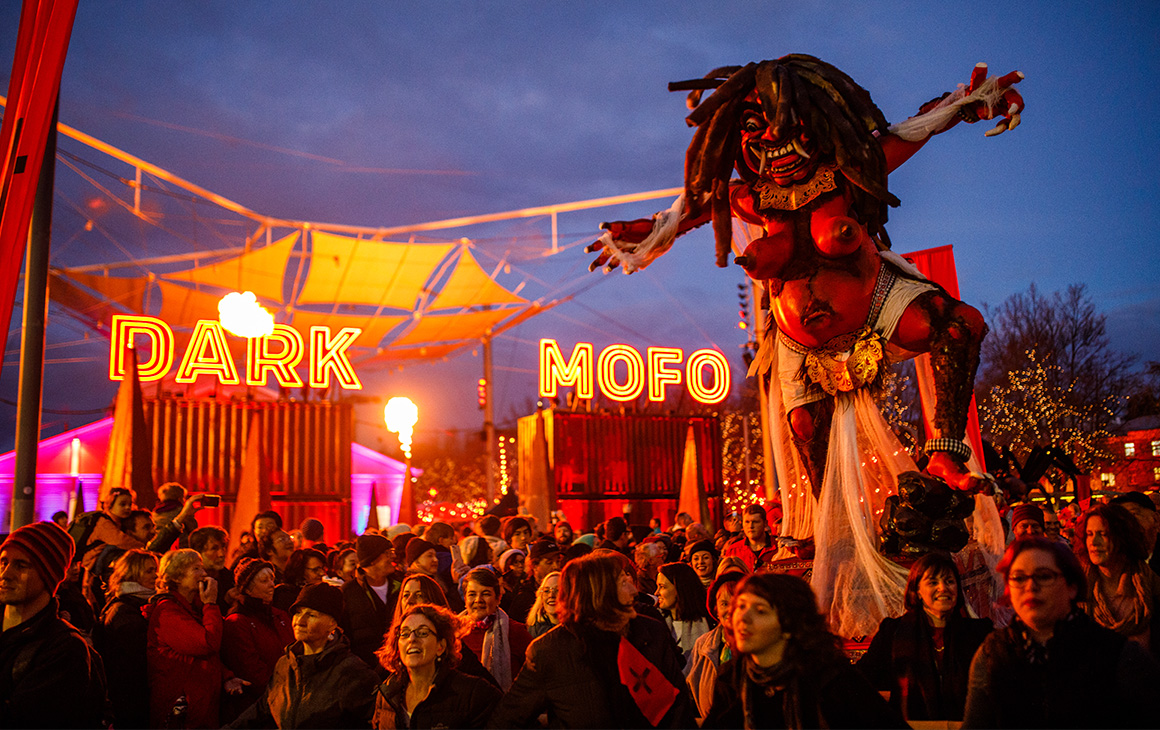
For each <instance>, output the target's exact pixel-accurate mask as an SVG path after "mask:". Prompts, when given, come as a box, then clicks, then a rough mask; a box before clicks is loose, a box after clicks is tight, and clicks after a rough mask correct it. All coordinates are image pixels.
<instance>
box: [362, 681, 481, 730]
mask: <svg viewBox="0 0 1160 730" xmlns="http://www.w3.org/2000/svg"><path fill="white" fill-rule="evenodd" d="M409 683H410V678H409V677H408V676H407V672H406V671H405V670H403V671H398V672H395V673H394V674H392V675H391V676H390V677H388V678H387V681H385V682H383V683H382V684H381V685H379V691H378V693H377V695H376V696H375V716H374V719H373V720H372V721H371V726H372V727H374V728H376V729H377V730H392V729H393V728H481V727H483V725H484V723H485V722H487V718H488V717H489V716H490V715H491V713H492V710H494V709H495V706H496V704H498V703H499V699H500V697H502V696H503V693H502V692H500V691H499V688H497V687H496V686H495V685H493V684H491V683H490V682H487V681H485V680H483V679H480V678H479V677H473V676H471V675H470V674H464V673H463V672H461V671H459V670H457V669H448V668H443V669H440V670H439V671H438V672H437V673H436V675H435V685H434V686H433V687H432V688H431V694H429V695H427V699H425V700H423V701H422V702H420V703H419V704H418V705H417V706H416V707H415V711H414V712H413V713H411V718H410V722H404V721H403V718H404V717H405V716H406V705H405V703H406V691H407V685H408V684H409Z"/></svg>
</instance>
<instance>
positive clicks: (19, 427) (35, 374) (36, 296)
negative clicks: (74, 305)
mask: <svg viewBox="0 0 1160 730" xmlns="http://www.w3.org/2000/svg"><path fill="white" fill-rule="evenodd" d="M59 110H60V101H59V99H58V100H57V104H56V107H55V108H54V109H53V112H52V123H51V124H50V125H49V130H48V137H47V139H46V140H45V143H44V160H43V161H42V162H41V165H40V181H39V182H38V183H37V186H36V200H35V202H34V203H33V208H32V221H31V223H30V224H29V227H28V253H27V255H26V256H25V264H24V321H23V327H22V330H21V335H20V389H19V395H18V396H17V405H16V464H15V468H14V479H13V482H12V524H11V529H13V530H15V529H16V528H18V527H23V526H24V525H27V524H31V523H32V522H33V520H35V518H36V515H35V505H36V452H37V445H38V442H39V441H40V399H41V385H42V382H43V380H44V326H45V317H46V314H47V312H48V246H49V242H50V240H51V238H52V191H53V173H54V172H55V171H56V117H57V112H58V111H59Z"/></svg>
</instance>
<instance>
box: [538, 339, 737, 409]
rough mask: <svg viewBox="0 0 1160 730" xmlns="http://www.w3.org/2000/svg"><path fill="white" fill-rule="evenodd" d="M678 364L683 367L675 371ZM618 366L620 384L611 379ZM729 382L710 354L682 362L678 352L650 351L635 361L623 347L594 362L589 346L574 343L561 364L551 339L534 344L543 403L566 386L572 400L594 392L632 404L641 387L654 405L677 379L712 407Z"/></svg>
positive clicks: (724, 364) (721, 363) (717, 357)
mask: <svg viewBox="0 0 1160 730" xmlns="http://www.w3.org/2000/svg"><path fill="white" fill-rule="evenodd" d="M682 362H684V363H685V367H684V368H680V367H679V366H680V364H681V363H682ZM618 363H623V366H624V380H623V382H621V381H620V380H618V379H617V373H616V366H617V364H618ZM646 363H647V365H646ZM706 369H707V370H708V371H709V372H710V373H711V376H710V377H709V378H707V377H706V372H705V371H706ZM729 378H730V375H729V361H728V360H726V359H725V356H724V355H722V354H721V353H720V352H718V351H716V350H697V351H695V352H693V353H692V354H690V355H689V359H688V360H687V361H686V360H685V353H684V351H683V350H681V349H680V348H679V347H650V348H648V350H647V351H646V354H645V355H644V356H641V354H640V353H639V352H637V351H636V350H635V349H634V348H632V347H630V346H629V345H609V346H608V347H606V348H604V349H603V350H601V351H600V356H599V357H594V348H593V347H592V344H591V343H588V342H580V343H577V344H576V346H575V347H573V348H572V354H571V356H570V357H568V358H567V359H565V358H564V354H563V353H562V352H561V351H560V346H559V345H558V344H557V343H556V341H555V340H551V339H543V340H540V396H541V397H544V398H554V397H555V396H556V390H557V388H558V387H560V386H564V387H568V386H571V387H573V388H575V390H576V397H577V398H583V399H588V398H592V397H593V396H594V395H595V393H596V388H597V387H599V389H600V392H601V393H603V394H604V395H605V397H607V398H609V399H610V400H615V401H622V402H624V401H631V400H636V399H637V398H638V397H640V395H641V393H643V392H644V390H645V387H646V386H647V387H648V399H649V400H650V401H653V402H655V403H660V402H661V401H663V400H664V399H665V389H666V388H667V386H670V385H672V386H678V385H680V384H681V381H682V380H683V381H684V382H685V387H687V388H688V390H689V395H691V396H692V397H693V398H694V399H695V400H698V401H700V402H701V403H705V404H709V405H712V404H714V403H720V402H721V401H723V400H725V398H726V397H727V396H728V395H729V386H730V382H729ZM707 381H708V382H707Z"/></svg>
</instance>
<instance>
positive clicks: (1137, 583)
mask: <svg viewBox="0 0 1160 730" xmlns="http://www.w3.org/2000/svg"><path fill="white" fill-rule="evenodd" d="M1153 580H1155V576H1154V575H1153V574H1152V569H1151V568H1149V567H1148V566H1147V565H1146V564H1140V565H1137V566H1135V567H1134V568H1133V569H1130V570H1128V571H1125V572H1124V574H1123V575H1121V576H1120V582H1119V585H1117V586H1116V592H1115V595H1108V594H1107V593H1106V592H1105V590H1104V587H1103V585H1102V583H1101V581H1100V575H1099V571H1098V570H1096V569H1092V570H1091V571H1089V573H1088V585H1090V586H1091V589H1090V591H1089V594H1088V596H1089V600H1088V603H1087V611H1088V614H1090V615H1091V617H1092V618H1094V619H1095V620H1096V623H1098V624H1099V625H1100V626H1106V627H1107V628H1109V629H1111V630H1112V631H1115V632H1116V633H1117V634H1120V635H1121V636H1127V637H1132V636H1136V635H1137V634H1142V633H1144V632H1145V631H1147V630H1148V629H1149V627H1150V625H1151V623H1152V609H1153V606H1152V605H1151V600H1150V599H1151V597H1152V589H1153V586H1152V585H1151V584H1152V581H1153ZM1116 603H1121V604H1127V605H1128V610H1127V611H1125V612H1124V615H1123V616H1122V617H1120V618H1117V613H1118V612H1117V611H1116V610H1115V608H1114V604H1116Z"/></svg>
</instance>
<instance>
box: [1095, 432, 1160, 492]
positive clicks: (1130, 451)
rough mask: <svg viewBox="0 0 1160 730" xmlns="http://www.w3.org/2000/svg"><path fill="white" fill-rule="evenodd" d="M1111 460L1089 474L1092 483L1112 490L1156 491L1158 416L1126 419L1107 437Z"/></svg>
mask: <svg viewBox="0 0 1160 730" xmlns="http://www.w3.org/2000/svg"><path fill="white" fill-rule="evenodd" d="M1106 443H1107V447H1108V450H1109V451H1110V452H1111V453H1112V454H1114V455H1115V460H1114V461H1112V462H1110V463H1108V464H1105V465H1103V466H1101V467H1099V468H1098V469H1097V470H1096V471H1095V472H1094V473H1093V474H1092V485H1093V486H1095V485H1100V487H1102V488H1103V489H1105V490H1107V491H1113V492H1143V491H1152V490H1160V416H1141V417H1140V418H1134V419H1132V420H1131V421H1128V422H1127V423H1125V424H1124V425H1123V426H1121V427H1120V428H1119V429H1117V430H1116V433H1115V435H1114V436H1112V437H1111V438H1109V439H1108V441H1107V442H1106Z"/></svg>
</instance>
